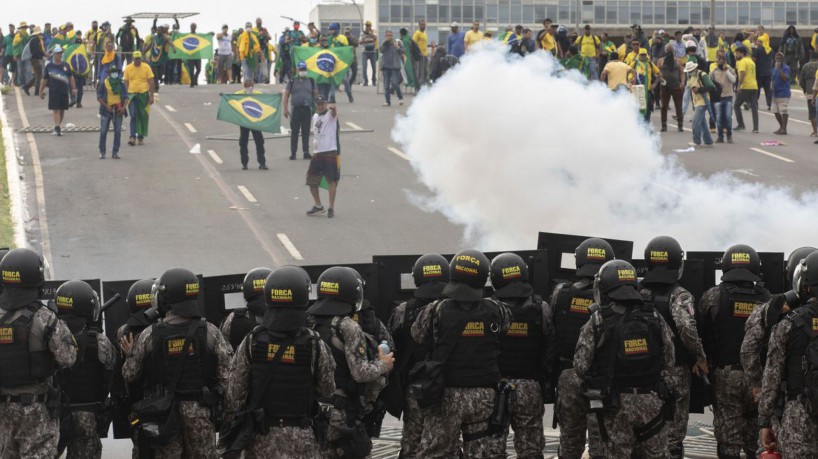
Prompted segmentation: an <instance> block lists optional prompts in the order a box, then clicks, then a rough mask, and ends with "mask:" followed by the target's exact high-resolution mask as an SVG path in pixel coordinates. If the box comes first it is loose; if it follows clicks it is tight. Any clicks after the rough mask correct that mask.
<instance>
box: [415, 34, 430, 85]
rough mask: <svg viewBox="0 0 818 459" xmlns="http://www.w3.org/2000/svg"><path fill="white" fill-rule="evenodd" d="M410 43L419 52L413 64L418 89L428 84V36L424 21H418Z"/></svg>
mask: <svg viewBox="0 0 818 459" xmlns="http://www.w3.org/2000/svg"><path fill="white" fill-rule="evenodd" d="M412 41H414V42H415V44H416V45H417V47H418V49H419V50H420V56H419V59H418V60H417V62H416V63H415V81H416V83H417V85H418V87H420V86H423V85H425V84H427V83H429V48H428V46H429V36H428V35H427V34H426V20H425V19H421V20H420V21H418V30H415V33H414V34H412Z"/></svg>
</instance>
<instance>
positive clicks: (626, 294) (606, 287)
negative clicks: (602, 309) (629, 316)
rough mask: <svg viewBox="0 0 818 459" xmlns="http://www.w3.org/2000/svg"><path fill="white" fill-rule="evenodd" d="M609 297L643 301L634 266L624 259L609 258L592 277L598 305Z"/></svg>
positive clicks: (601, 304) (604, 302)
mask: <svg viewBox="0 0 818 459" xmlns="http://www.w3.org/2000/svg"><path fill="white" fill-rule="evenodd" d="M609 299H613V300H620V301H643V300H642V295H640V294H639V290H638V286H637V283H636V268H634V267H633V265H631V264H630V263H628V262H627V261H625V260H611V261H609V262H607V263H605V264H604V265H602V266H601V267H600V268H599V272H597V273H596V276H595V277H594V300H595V301H596V303H597V304H598V305H600V306H603V305H605V304H606V303H607V302H608V300H609Z"/></svg>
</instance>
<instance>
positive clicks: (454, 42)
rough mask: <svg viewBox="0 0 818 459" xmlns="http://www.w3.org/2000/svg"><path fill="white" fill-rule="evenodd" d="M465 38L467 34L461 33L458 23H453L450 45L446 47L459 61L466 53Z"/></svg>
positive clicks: (449, 39)
mask: <svg viewBox="0 0 818 459" xmlns="http://www.w3.org/2000/svg"><path fill="white" fill-rule="evenodd" d="M465 37H466V36H465V34H463V32H460V26H459V25H458V24H457V23H456V22H452V26H451V33H450V34H449V38H448V42H447V43H448V44H447V46H446V51H447V53H448V54H452V55H454V57H456V58H458V59H460V58H461V57H463V54H465V53H466V48H465V47H464V46H465V45H464V41H463V40H465Z"/></svg>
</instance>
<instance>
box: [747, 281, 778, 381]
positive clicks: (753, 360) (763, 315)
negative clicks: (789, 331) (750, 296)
mask: <svg viewBox="0 0 818 459" xmlns="http://www.w3.org/2000/svg"><path fill="white" fill-rule="evenodd" d="M776 300H778V301H781V300H783V295H775V298H773V299H772V300H770V301H768V302H767V303H764V304H763V305H761V306H759V307H757V308H755V310H754V311H753V313H752V314H751V315H750V317H749V318H747V323H746V324H744V340H743V341H742V342H741V366H742V367H744V376H745V377H746V378H747V383H748V384H749V385H750V388H751V389H752V388H754V387H758V388H761V377H762V376H763V374H764V363H763V362H762V361H761V359H762V354H766V353H765V352H764V349H766V348H767V341H769V339H770V336H768V335H767V330H769V329H770V328H771V324H769V325H768V324H767V314H768V311H769V309H770V307H771V303H772V302H773V301H776ZM789 310H790V308H789V305H787V304H786V302H784V304H783V307H782V309H781V311H782V312H783V313H787V312H789Z"/></svg>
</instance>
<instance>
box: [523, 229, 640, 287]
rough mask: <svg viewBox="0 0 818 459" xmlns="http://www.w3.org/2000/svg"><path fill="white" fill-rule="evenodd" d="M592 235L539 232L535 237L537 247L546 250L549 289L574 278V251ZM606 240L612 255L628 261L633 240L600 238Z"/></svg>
mask: <svg viewBox="0 0 818 459" xmlns="http://www.w3.org/2000/svg"><path fill="white" fill-rule="evenodd" d="M589 237H593V236H578V235H575V234H559V233H544V232H541V233H540V235H539V237H538V238H537V249H544V250H546V251H548V262H547V267H548V268H547V269H548V274H549V279H550V282H551V285H550V286H549V288H548V290H549V292H548V294H547V295H546V296H545V298H548V296H549V295H550V293H551V292H550V291H551V290H553V288H554V287H555V286H556V285H557V284H560V283H563V282H573V281H574V280H576V275H575V272H576V267H575V266H574V251H575V250H576V249H577V246H579V245H580V244H581V243H582V241H584V240H586V239H588V238H589ZM602 239H605V240H606V241H608V243H609V244H611V247H613V250H614V255H615V256H616V258H618V259H621V260H627V261H630V260H631V259H632V257H633V242H631V241H621V240H618V239H609V238H602Z"/></svg>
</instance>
